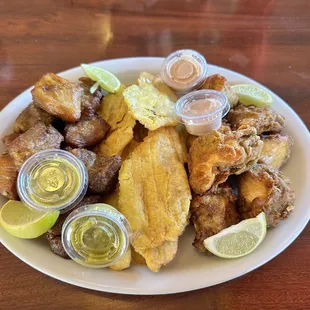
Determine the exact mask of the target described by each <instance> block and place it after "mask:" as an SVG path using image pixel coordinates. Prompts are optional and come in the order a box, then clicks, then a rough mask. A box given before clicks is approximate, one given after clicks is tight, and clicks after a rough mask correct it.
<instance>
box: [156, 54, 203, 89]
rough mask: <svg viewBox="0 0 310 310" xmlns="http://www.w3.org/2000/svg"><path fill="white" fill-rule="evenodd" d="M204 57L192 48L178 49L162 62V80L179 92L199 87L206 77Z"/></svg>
mask: <svg viewBox="0 0 310 310" xmlns="http://www.w3.org/2000/svg"><path fill="white" fill-rule="evenodd" d="M207 68H208V65H207V62H206V59H205V58H204V57H203V56H202V55H201V54H200V53H198V52H196V51H194V50H178V51H176V52H174V53H172V54H170V55H169V56H168V57H167V58H166V59H165V60H164V62H163V64H162V68H161V77H162V79H163V81H164V82H165V83H166V84H167V85H169V86H170V87H171V88H173V89H174V90H175V91H176V92H178V93H179V94H184V93H187V92H189V91H192V90H195V89H197V88H199V87H200V86H201V85H202V84H203V83H204V81H205V79H206V77H207Z"/></svg>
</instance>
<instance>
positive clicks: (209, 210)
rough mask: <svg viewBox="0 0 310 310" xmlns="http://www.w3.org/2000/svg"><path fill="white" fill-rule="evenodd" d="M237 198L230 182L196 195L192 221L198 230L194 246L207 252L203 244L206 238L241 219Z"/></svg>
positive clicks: (192, 207)
mask: <svg viewBox="0 0 310 310" xmlns="http://www.w3.org/2000/svg"><path fill="white" fill-rule="evenodd" d="M236 200H237V197H236V196H235V195H234V193H233V189H232V188H231V186H230V185H228V184H221V185H218V186H214V187H212V188H211V189H210V190H209V191H208V192H206V193H205V194H203V195H202V196H200V195H195V196H194V198H193V200H192V202H191V222H192V223H193V224H194V228H195V231H196V236H195V240H194V243H193V246H194V247H195V248H197V249H198V250H199V251H200V252H206V248H205V247H204V245H203V241H204V240H205V239H206V238H208V237H211V236H213V235H215V234H217V233H219V232H220V231H221V230H223V229H225V228H227V227H229V226H231V225H235V224H237V223H238V222H239V221H240V216H239V214H238V213H237V211H236V206H235V201H236Z"/></svg>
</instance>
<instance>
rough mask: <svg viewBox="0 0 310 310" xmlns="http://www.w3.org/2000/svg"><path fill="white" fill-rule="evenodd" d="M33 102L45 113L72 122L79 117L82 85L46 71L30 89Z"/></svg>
mask: <svg viewBox="0 0 310 310" xmlns="http://www.w3.org/2000/svg"><path fill="white" fill-rule="evenodd" d="M31 93H32V98H33V101H34V102H35V104H37V105H38V106H39V107H40V108H42V109H43V110H45V111H46V112H47V113H49V114H51V115H53V116H55V117H57V118H61V119H62V120H64V121H66V122H69V123H74V122H76V121H78V120H79V119H80V117H81V104H82V95H83V93H84V91H83V87H82V86H81V85H80V84H78V83H72V82H70V81H68V80H66V79H63V78H62V77H60V76H58V75H56V74H54V73H47V74H45V75H43V77H42V78H41V79H40V80H39V81H38V82H37V83H36V84H35V87H34V88H33V89H32V91H31Z"/></svg>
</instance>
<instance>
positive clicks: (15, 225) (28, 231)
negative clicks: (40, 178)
mask: <svg viewBox="0 0 310 310" xmlns="http://www.w3.org/2000/svg"><path fill="white" fill-rule="evenodd" d="M58 216H59V211H51V212H41V211H37V210H35V209H31V208H29V207H27V206H26V205H25V204H23V203H22V202H21V201H16V200H9V201H8V202H7V203H6V204H5V205H4V206H3V207H2V208H1V209H0V225H1V226H2V227H3V228H4V230H6V231H7V232H8V233H9V234H11V235H13V236H15V237H18V238H22V239H33V238H37V237H39V236H41V235H43V234H44V233H46V232H47V231H48V230H49V229H50V228H52V227H53V226H54V224H55V222H56V221H57V219H58Z"/></svg>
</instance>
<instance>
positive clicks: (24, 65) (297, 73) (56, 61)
mask: <svg viewBox="0 0 310 310" xmlns="http://www.w3.org/2000/svg"><path fill="white" fill-rule="evenodd" d="M309 12H310V2H309V1H308V0H281V1H276V0H256V1H241V0H227V1H225V0H214V1H211V0H209V1H207V0H206V1H203V0H201V1H199V0H171V1H168V0H144V1H143V0H124V1H116V0H114V1H113V0H105V1H104V0H102V1H99V0H71V1H66V0H63V1H61V0H36V1H35V0H27V1H22V0H2V1H0V108H3V107H4V106H5V105H7V104H8V103H9V102H10V101H11V100H12V99H13V98H14V97H15V96H17V95H18V94H19V93H20V92H21V91H23V90H24V89H25V88H27V87H29V86H30V85H32V84H33V83H34V82H35V81H36V80H37V79H38V78H40V76H41V75H42V74H43V73H45V72H59V71H63V70H66V69H69V68H71V67H75V66H77V65H79V64H80V63H81V62H86V63H88V62H93V61H97V60H103V59H108V58H117V57H128V56H165V55H167V54H168V53H170V52H172V51H173V50H176V49H180V48H193V49H197V50H199V51H200V52H201V53H203V54H204V55H205V56H206V57H207V60H208V62H210V63H212V64H217V65H220V66H223V67H226V68H229V69H232V70H235V71H238V72H240V73H243V74H245V75H247V76H249V77H251V78H253V79H255V80H257V81H259V82H261V83H263V84H264V85H266V86H267V87H269V88H270V89H272V90H273V91H275V92H276V93H277V94H278V95H280V96H281V97H282V98H283V99H284V100H285V101H286V102H288V103H289V104H290V105H291V106H292V108H293V109H294V110H295V111H296V112H297V113H298V114H299V115H300V117H301V118H302V119H303V121H304V122H305V123H306V125H307V126H308V128H309V127H310V105H309V101H310V87H309V82H310V61H309V55H310V14H309ZM309 257H310V228H309V225H308V227H307V228H306V229H305V230H304V231H303V233H302V234H301V235H300V236H299V237H298V239H297V240H296V241H295V242H294V243H293V244H292V245H291V246H290V247H289V248H288V249H287V250H285V251H284V252H283V253H282V254H280V255H279V256H278V257H276V258H275V259H273V260H272V261H271V262H269V263H267V264H266V265H264V266H263V267H261V268H259V269H258V270H256V271H254V272H251V273H250V274H247V275H245V276H243V277H241V278H238V279H235V280H233V281H230V282H228V283H224V284H221V285H217V286H215V287H211V288H207V289H202V290H198V291H194V292H188V293H182V294H176V295H168V296H125V295H117V294H107V293H100V292H95V291H90V290H86V289H82V288H78V287H74V286H71V285H68V284H65V283H62V282H60V281H57V280H54V279H52V278H50V277H48V276H46V275H44V274H42V273H40V272H38V271H36V270H34V269H32V268H31V267H29V266H28V265H26V264H24V263H23V262H22V261H20V260H19V259H17V258H16V257H15V256H13V255H12V254H11V253H10V252H9V251H7V250H6V249H5V248H4V247H3V246H0V279H1V281H0V309H149V310H152V309H163V310H164V309H191V310H192V309H206V310H207V309H212V310H213V309H214V310H230V309H240V310H243V309H244V310H247V309H251V310H256V309H274V310H276V309H277V310H278V309H294V310H295V309H310V268H309V266H310V263H309V261H310V259H309Z"/></svg>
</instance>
